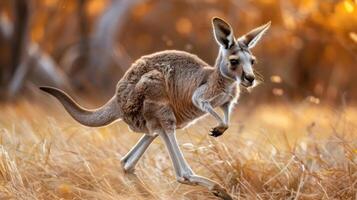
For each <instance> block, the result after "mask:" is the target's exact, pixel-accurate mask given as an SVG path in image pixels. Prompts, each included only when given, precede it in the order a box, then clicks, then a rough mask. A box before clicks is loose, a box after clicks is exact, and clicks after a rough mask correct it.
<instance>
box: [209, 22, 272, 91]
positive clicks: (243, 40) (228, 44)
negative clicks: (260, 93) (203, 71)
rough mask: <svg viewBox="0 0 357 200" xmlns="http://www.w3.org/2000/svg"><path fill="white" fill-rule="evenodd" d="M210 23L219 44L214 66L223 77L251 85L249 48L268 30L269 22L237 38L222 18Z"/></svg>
mask: <svg viewBox="0 0 357 200" xmlns="http://www.w3.org/2000/svg"><path fill="white" fill-rule="evenodd" d="M212 25H213V32H214V37H215V39H216V41H217V43H218V44H219V45H220V50H219V55H218V57H217V61H216V67H218V68H219V70H220V72H221V74H222V75H223V76H224V77H226V78H229V79H232V80H235V81H237V82H238V83H239V84H241V85H243V86H244V87H250V86H252V85H253V84H254V79H255V76H254V73H253V65H254V63H255V57H254V56H253V54H252V52H251V51H250V49H251V48H253V47H254V46H255V45H256V44H257V43H258V41H259V40H260V38H261V37H262V36H263V34H264V33H265V32H266V31H267V30H268V28H269V26H270V22H268V23H267V24H265V25H262V26H259V27H257V28H255V29H253V30H251V31H250V32H248V33H247V34H245V35H243V36H241V37H239V38H237V39H236V38H235V37H234V35H233V29H232V27H231V26H230V25H229V24H228V23H227V22H225V21H224V20H223V19H220V18H218V17H215V18H213V19H212Z"/></svg>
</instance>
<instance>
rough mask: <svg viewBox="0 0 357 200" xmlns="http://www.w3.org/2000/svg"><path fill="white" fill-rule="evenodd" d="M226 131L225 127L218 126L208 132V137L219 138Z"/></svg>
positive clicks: (226, 127)
mask: <svg viewBox="0 0 357 200" xmlns="http://www.w3.org/2000/svg"><path fill="white" fill-rule="evenodd" d="M227 129H228V126H226V125H219V126H216V127H214V128H213V129H212V130H210V132H211V133H210V134H209V135H210V136H213V137H218V136H221V135H222V134H223V133H224V132H225V131H226V130H227Z"/></svg>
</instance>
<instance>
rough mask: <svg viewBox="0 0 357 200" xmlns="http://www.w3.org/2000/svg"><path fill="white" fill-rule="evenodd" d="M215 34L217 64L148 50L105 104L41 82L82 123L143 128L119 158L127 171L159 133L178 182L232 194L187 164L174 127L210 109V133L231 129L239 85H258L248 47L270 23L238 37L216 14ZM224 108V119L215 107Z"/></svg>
mask: <svg viewBox="0 0 357 200" xmlns="http://www.w3.org/2000/svg"><path fill="white" fill-rule="evenodd" d="M212 26H213V33H214V38H215V40H216V42H217V43H218V45H219V53H218V56H217V59H216V63H215V65H214V66H210V65H209V64H207V63H206V62H204V61H202V60H201V59H200V58H198V57H197V56H196V55H193V54H190V53H187V52H183V51H176V50H166V51H161V52H157V53H153V54H150V55H146V56H143V57H141V58H140V59H138V60H137V61H136V62H134V63H133V64H132V65H131V67H130V68H129V69H128V71H127V72H126V73H125V75H124V76H123V77H122V78H121V80H120V81H119V82H118V84H117V87H116V93H115V95H114V96H113V97H112V98H111V99H110V100H109V101H108V103H106V104H105V105H104V106H102V107H100V108H98V109H95V110H87V109H85V108H83V107H81V106H79V105H78V104H77V103H76V102H75V101H74V100H73V99H72V98H71V97H70V96H69V95H67V94H66V93H65V92H63V91H61V90H59V89H56V88H52V87H40V89H42V90H43V91H45V92H47V93H49V94H51V95H53V96H54V97H56V98H57V99H58V100H59V101H60V102H61V103H62V104H63V106H64V108H65V109H66V110H67V112H68V113H69V114H70V115H71V116H72V117H73V118H74V119H75V120H77V121H78V122H79V123H81V124H83V125H86V126H91V127H98V126H104V125H107V124H110V123H112V122H113V121H115V120H119V119H122V120H123V121H124V122H126V123H127V124H128V125H129V127H130V129H132V130H133V131H135V132H139V133H143V136H142V137H141V139H140V140H139V141H138V142H137V144H136V145H135V146H134V147H133V148H132V149H131V150H130V151H129V153H127V154H126V155H125V156H124V157H123V158H122V160H121V163H122V168H123V169H124V171H125V172H126V173H133V172H134V168H135V165H136V163H137V162H138V161H139V159H140V158H141V157H142V155H143V153H144V152H145V151H146V149H147V148H148V147H149V145H150V144H151V143H152V141H153V140H154V139H155V138H156V137H157V136H160V137H161V139H162V140H163V142H164V143H165V146H166V147H167V150H168V153H169V155H170V158H171V160H172V164H173V168H174V170H175V172H176V177H177V181H178V182H180V183H183V184H191V185H201V186H204V187H207V188H208V190H210V191H211V192H212V193H213V194H214V195H216V196H218V197H221V198H222V199H232V197H231V196H230V195H229V194H228V193H227V191H226V189H225V188H224V187H222V186H221V185H220V184H218V183H216V182H214V181H212V180H210V179H208V178H205V177H202V176H198V175H196V174H195V173H194V172H193V171H192V169H191V167H190V166H189V165H188V164H187V162H186V160H185V158H184V156H183V154H182V152H181V150H180V147H179V145H178V143H177V140H176V133H175V130H176V129H180V128H184V127H186V126H188V125H189V124H190V123H192V122H193V121H194V120H196V119H197V118H199V117H201V116H203V115H205V114H207V113H208V114H210V115H212V116H213V117H214V118H215V119H216V120H217V121H218V125H217V126H216V127H214V128H213V129H212V130H211V131H210V135H211V136H213V137H218V136H220V135H222V134H223V133H224V132H225V131H226V130H227V129H228V123H229V117H230V114H231V110H232V107H233V105H234V104H235V103H236V101H237V99H238V97H239V87H240V85H241V86H243V87H246V88H249V87H252V86H254V83H255V76H254V73H253V65H254V63H255V57H254V56H253V55H252V53H251V51H250V49H251V48H253V47H254V46H255V45H256V44H257V42H258V41H259V40H260V39H261V37H262V35H263V34H264V33H265V32H266V31H267V30H268V28H269V27H270V22H269V23H267V24H265V25H262V26H260V27H257V28H255V29H253V30H252V31H250V32H248V33H247V34H245V35H243V36H241V37H239V38H235V37H234V35H233V29H232V28H231V26H230V25H229V24H228V23H227V22H225V21H224V20H223V19H220V18H218V17H214V18H213V19H212ZM216 107H220V108H221V109H222V110H223V113H224V117H223V118H222V117H221V116H220V115H219V114H218V113H217V112H216V111H215V110H214V108H216Z"/></svg>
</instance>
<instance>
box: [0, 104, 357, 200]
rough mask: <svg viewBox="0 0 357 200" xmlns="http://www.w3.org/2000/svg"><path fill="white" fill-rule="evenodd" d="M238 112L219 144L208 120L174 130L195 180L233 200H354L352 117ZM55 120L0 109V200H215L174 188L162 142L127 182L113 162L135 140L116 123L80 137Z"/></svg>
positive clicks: (284, 109)
mask: <svg viewBox="0 0 357 200" xmlns="http://www.w3.org/2000/svg"><path fill="white" fill-rule="evenodd" d="M45 107H46V108H49V107H51V108H52V107H53V104H48V105H46V106H45ZM240 107H242V106H238V109H237V110H236V111H237V114H236V115H235V116H234V117H233V119H232V122H233V123H232V126H231V128H230V129H229V131H228V133H225V135H223V136H222V137H220V138H218V139H213V138H210V137H209V136H208V130H209V128H210V127H212V126H213V125H215V123H214V121H213V120H212V119H211V118H210V117H206V118H205V119H204V120H201V121H200V122H198V123H197V124H195V125H194V126H192V127H190V128H188V129H186V130H181V131H179V134H178V138H179V141H180V143H181V145H182V148H183V150H184V153H185V155H186V157H187V160H188V162H189V163H190V164H191V166H192V168H193V169H194V171H195V172H196V173H197V174H200V175H204V176H207V177H210V178H212V179H214V180H217V181H219V182H220V183H221V184H222V185H224V186H225V187H226V188H227V189H228V191H230V193H231V194H232V195H233V196H234V197H235V198H236V199H351V200H355V199H357V195H356V193H357V134H356V130H357V129H356V128H357V123H355V121H356V120H357V111H356V110H354V109H352V108H344V109H343V110H341V109H340V110H334V109H332V108H328V107H323V106H316V105H310V104H308V103H302V104H299V105H294V107H292V106H291V105H290V106H289V105H269V106H267V105H265V106H259V107H257V108H256V109H255V110H254V111H249V110H244V109H243V108H242V109H241V110H240ZM62 111H63V110H62V109H60V108H59V107H58V106H57V105H56V106H55V108H52V109H51V111H48V110H46V109H44V108H43V107H42V108H41V107H38V106H36V105H32V104H30V103H29V102H22V103H19V104H17V105H2V106H0V112H1V116H0V144H1V145H0V199H165V200H166V199H216V197H214V196H212V195H211V194H210V193H208V192H207V191H206V190H205V189H204V188H201V187H198V186H196V187H194V186H186V185H181V184H178V183H176V182H175V177H174V173H173V169H172V168H171V163H170V160H169V158H168V154H167V153H166V150H165V147H164V146H163V144H162V143H161V141H160V140H159V139H158V140H156V141H155V142H154V144H153V145H152V146H151V147H150V148H149V150H148V152H147V153H146V154H145V155H144V157H143V159H142V160H141V161H140V162H139V164H138V166H137V170H136V174H137V176H127V175H124V174H123V172H122V170H121V168H120V157H121V156H123V155H124V154H125V153H126V152H127V151H128V150H129V149H130V147H131V146H132V145H133V144H134V143H135V142H136V140H137V139H138V138H139V137H140V135H139V134H135V133H130V132H129V131H128V129H127V128H126V125H125V124H124V123H123V122H119V123H115V124H113V125H110V126H108V127H103V128H86V127H83V126H80V125H78V124H77V123H75V122H74V121H73V120H71V119H69V118H67V115H64V114H58V113H60V112H62ZM56 113H57V115H56Z"/></svg>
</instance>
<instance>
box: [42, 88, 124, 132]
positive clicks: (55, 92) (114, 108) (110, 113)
mask: <svg viewBox="0 0 357 200" xmlns="http://www.w3.org/2000/svg"><path fill="white" fill-rule="evenodd" d="M40 89H41V90H43V91H45V92H47V93H49V94H51V95H52V96H54V97H56V98H57V99H58V100H59V101H60V102H61V103H62V105H63V106H64V108H65V109H66V110H67V112H68V113H69V114H70V115H71V116H72V117H73V118H74V119H75V120H76V121H78V122H79V123H81V124H83V125H85V126H91V127H99V126H105V125H108V124H110V123H111V122H113V121H114V120H116V119H118V118H120V117H121V116H120V111H119V107H118V103H117V101H116V98H115V96H114V97H113V98H111V99H110V100H109V101H108V102H107V103H106V104H105V105H104V106H102V107H100V108H98V109H94V110H87V109H85V108H83V107H81V106H80V105H78V104H77V103H76V102H75V101H74V100H73V99H72V98H71V97H70V96H69V95H68V94H66V93H65V92H64V91H62V90H60V89H57V88H53V87H40Z"/></svg>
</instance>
